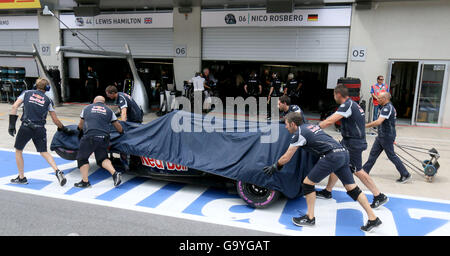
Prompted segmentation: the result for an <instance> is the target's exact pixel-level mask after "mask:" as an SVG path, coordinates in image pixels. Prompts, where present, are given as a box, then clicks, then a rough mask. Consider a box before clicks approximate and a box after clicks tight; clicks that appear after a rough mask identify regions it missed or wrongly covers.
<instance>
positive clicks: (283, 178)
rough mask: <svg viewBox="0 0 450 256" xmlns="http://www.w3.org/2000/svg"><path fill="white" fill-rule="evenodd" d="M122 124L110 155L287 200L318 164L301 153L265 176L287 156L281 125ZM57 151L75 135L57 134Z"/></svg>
mask: <svg viewBox="0 0 450 256" xmlns="http://www.w3.org/2000/svg"><path fill="white" fill-rule="evenodd" d="M121 124H122V126H123V127H124V129H125V134H124V135H122V136H119V134H118V133H117V132H116V131H115V129H114V128H113V127H112V126H111V143H110V146H111V148H110V150H111V151H113V152H120V153H126V154H129V155H136V156H145V157H151V158H154V159H159V160H162V161H167V162H171V163H176V164H181V165H184V166H187V167H189V168H192V169H196V170H201V171H204V172H207V173H211V174H215V175H219V176H223V177H227V178H230V179H233V180H242V181H244V182H247V183H251V184H255V185H258V186H261V187H265V188H268V189H274V190H278V191H280V192H282V193H283V194H284V195H286V196H287V197H288V198H294V197H296V196H298V195H300V194H301V183H302V181H303V179H304V177H306V175H307V174H308V172H309V170H311V169H312V167H313V165H314V163H315V162H316V161H317V159H318V158H317V157H315V156H313V155H311V154H310V153H307V152H305V151H304V150H302V149H301V148H299V149H298V150H297V152H296V153H295V155H294V156H293V158H292V159H291V161H290V162H289V163H288V164H286V165H285V166H284V168H283V169H282V170H281V172H277V173H275V174H274V175H272V176H271V177H269V176H267V175H265V174H264V173H263V171H262V169H263V167H264V166H267V165H271V164H273V163H275V161H276V160H277V159H278V158H279V157H281V156H282V155H283V154H284V153H285V152H286V150H287V148H288V147H289V143H290V140H291V137H292V135H291V134H289V132H288V131H287V129H286V128H285V127H284V124H279V123H278V122H273V123H257V122H248V121H237V120H232V119H217V118H212V117H211V116H209V115H206V116H202V115H196V114H192V113H188V112H184V111H174V112H172V113H169V114H167V115H164V116H162V117H160V118H158V119H156V120H154V121H152V122H150V123H147V124H143V125H139V124H134V123H128V122H127V123H125V122H121ZM202 124H203V125H202ZM68 127H69V128H71V129H76V126H68ZM182 127H184V128H183V129H182ZM277 131H278V132H277ZM277 135H278V136H277ZM268 138H271V139H274V140H273V141H272V142H271V143H265V141H263V140H264V139H268ZM276 138H278V139H277V140H275V139H276ZM57 148H65V149H69V150H77V149H78V137H77V135H73V136H68V135H66V134H64V133H62V132H57V133H56V134H55V136H54V137H53V140H52V143H51V150H55V149H57Z"/></svg>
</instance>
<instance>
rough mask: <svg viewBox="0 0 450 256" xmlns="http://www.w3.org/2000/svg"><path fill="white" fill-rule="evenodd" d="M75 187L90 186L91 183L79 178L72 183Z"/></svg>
mask: <svg viewBox="0 0 450 256" xmlns="http://www.w3.org/2000/svg"><path fill="white" fill-rule="evenodd" d="M73 185H74V186H75V187H77V188H90V187H91V183H90V182H89V181H88V182H84V181H83V180H81V181H80V182H78V183H75V184H73Z"/></svg>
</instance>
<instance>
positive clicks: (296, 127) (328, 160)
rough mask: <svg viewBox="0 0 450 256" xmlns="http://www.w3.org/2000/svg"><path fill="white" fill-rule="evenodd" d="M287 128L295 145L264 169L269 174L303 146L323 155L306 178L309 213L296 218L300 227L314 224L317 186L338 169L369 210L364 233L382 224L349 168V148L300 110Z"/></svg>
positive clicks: (349, 189)
mask: <svg viewBox="0 0 450 256" xmlns="http://www.w3.org/2000/svg"><path fill="white" fill-rule="evenodd" d="M285 124H286V129H287V130H288V131H289V133H290V134H292V135H293V136H292V139H291V144H290V146H289V148H288V149H287V151H286V153H284V155H283V156H281V157H280V158H279V159H278V160H277V161H276V162H275V163H274V164H272V165H271V166H266V167H264V168H263V171H264V173H265V174H266V175H269V176H271V175H273V174H274V173H276V172H279V171H282V169H283V166H284V165H285V164H287V163H288V162H289V161H290V160H291V158H292V156H294V154H295V152H296V151H297V149H298V148H299V147H301V148H302V149H304V150H306V151H307V152H310V153H312V154H315V155H318V156H320V159H319V161H318V162H317V163H316V164H315V165H314V167H313V168H312V169H311V171H310V172H309V174H308V176H306V178H305V179H304V180H303V183H302V190H303V195H304V196H305V198H306V204H307V213H306V214H305V215H303V216H300V217H294V218H292V222H293V223H294V224H295V225H296V226H314V225H315V223H316V218H315V217H314V206H315V200H316V190H315V187H314V186H315V185H316V184H317V183H319V182H320V181H321V180H323V179H324V178H325V177H327V176H328V175H330V174H331V173H332V172H334V173H335V174H336V175H337V177H338V178H339V180H341V182H342V183H343V184H344V187H345V189H346V190H347V194H348V195H349V196H350V197H351V198H352V199H353V200H354V201H358V203H359V204H360V205H361V206H362V207H363V208H364V210H365V211H366V213H367V216H368V221H367V224H366V225H364V226H361V230H362V231H364V232H370V231H371V230H372V229H373V228H375V227H378V226H380V225H381V223H382V222H381V220H380V219H379V218H378V217H377V216H376V215H375V213H374V212H373V210H372V208H371V207H370V205H369V201H367V197H366V195H365V194H364V193H362V191H361V189H360V188H359V187H358V186H357V185H356V183H355V180H354V179H353V175H352V173H351V171H350V168H349V155H348V152H347V150H346V149H345V148H344V147H343V146H342V145H341V144H339V142H337V141H336V140H334V139H333V138H332V137H331V136H330V135H328V134H326V133H325V132H324V131H322V129H321V128H320V127H319V126H318V125H313V124H304V123H303V117H302V115H301V114H300V113H295V112H292V113H289V114H288V115H287V116H286V120H285Z"/></svg>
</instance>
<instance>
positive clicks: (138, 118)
mask: <svg viewBox="0 0 450 256" xmlns="http://www.w3.org/2000/svg"><path fill="white" fill-rule="evenodd" d="M105 93H106V96H107V97H108V98H110V99H112V100H115V101H116V102H118V103H119V108H120V117H121V120H122V121H124V122H133V123H139V124H140V123H142V121H143V120H142V119H143V115H144V112H143V111H142V109H141V107H139V105H138V104H137V103H136V101H134V100H133V98H131V96H130V95H128V94H126V93H123V92H118V91H117V87H115V86H114V85H110V86H108V87H106V90H105Z"/></svg>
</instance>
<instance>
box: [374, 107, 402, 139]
mask: <svg viewBox="0 0 450 256" xmlns="http://www.w3.org/2000/svg"><path fill="white" fill-rule="evenodd" d="M379 116H380V117H383V118H386V119H385V120H384V121H383V123H381V125H380V126H379V127H378V137H380V138H395V137H396V136H397V133H396V131H395V120H396V119H397V111H396V110H395V108H394V105H392V103H391V102H389V103H387V104H386V105H384V106H382V108H381V110H380V115H379Z"/></svg>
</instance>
